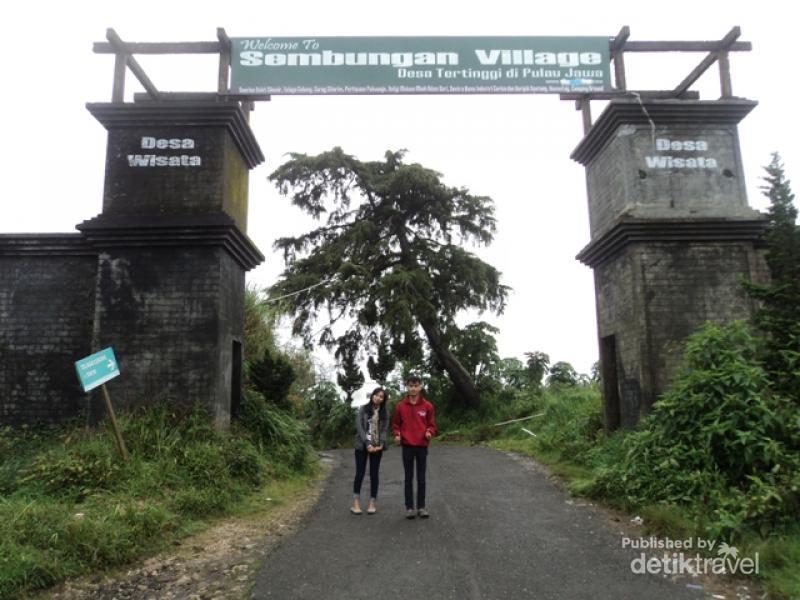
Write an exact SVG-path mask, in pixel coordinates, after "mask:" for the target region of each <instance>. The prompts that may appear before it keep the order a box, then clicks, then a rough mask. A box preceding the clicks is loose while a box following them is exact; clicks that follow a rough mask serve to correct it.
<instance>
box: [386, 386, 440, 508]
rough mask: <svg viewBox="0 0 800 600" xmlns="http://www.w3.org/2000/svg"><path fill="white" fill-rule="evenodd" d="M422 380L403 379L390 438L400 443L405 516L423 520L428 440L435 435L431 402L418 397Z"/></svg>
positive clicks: (434, 420) (434, 421) (420, 395)
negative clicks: (415, 506)
mask: <svg viewBox="0 0 800 600" xmlns="http://www.w3.org/2000/svg"><path fill="white" fill-rule="evenodd" d="M421 392H422V380H421V379H420V378H419V377H417V376H414V375H412V376H411V377H409V378H408V379H406V395H405V397H403V399H402V400H400V402H398V404H397V406H396V407H395V409H394V415H393V416H392V431H393V432H394V441H395V442H396V443H398V444H401V445H402V446H403V469H404V470H405V495H406V518H407V519H413V518H414V517H415V516H419V517H420V518H422V519H427V518H428V517H429V516H430V515H429V514H428V511H427V510H426V509H425V467H426V465H427V461H428V442H429V441H430V439H431V438H432V437H433V436H434V435H436V419H435V416H434V410H433V404H431V403H430V402H428V401H427V400H426V399H425V398H423V397H422V394H421ZM415 462H416V465H417V510H416V512H415V511H414V463H415Z"/></svg>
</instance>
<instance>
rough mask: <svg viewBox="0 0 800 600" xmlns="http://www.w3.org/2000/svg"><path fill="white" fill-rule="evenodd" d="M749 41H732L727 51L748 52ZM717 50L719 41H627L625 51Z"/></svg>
mask: <svg viewBox="0 0 800 600" xmlns="http://www.w3.org/2000/svg"><path fill="white" fill-rule="evenodd" d="M752 49H753V44H751V43H750V42H734V43H733V44H731V45H730V47H729V48H728V51H729V52H749V51H750V50H752ZM716 50H719V42H628V43H627V44H625V52H714V51H716Z"/></svg>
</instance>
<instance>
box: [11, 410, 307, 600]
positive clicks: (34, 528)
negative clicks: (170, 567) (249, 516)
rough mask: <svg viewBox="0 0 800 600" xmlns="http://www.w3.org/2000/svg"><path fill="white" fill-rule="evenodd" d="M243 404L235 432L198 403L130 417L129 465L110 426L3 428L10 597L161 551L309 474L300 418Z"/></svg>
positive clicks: (125, 425) (126, 425)
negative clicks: (259, 494)
mask: <svg viewBox="0 0 800 600" xmlns="http://www.w3.org/2000/svg"><path fill="white" fill-rule="evenodd" d="M244 411H245V414H246V415H247V420H246V421H243V422H242V424H240V425H237V426H235V427H234V428H233V429H232V431H231V432H221V431H217V430H215V429H214V428H213V427H212V425H211V424H210V419H209V418H208V416H207V415H206V414H205V413H204V412H203V411H202V410H200V409H195V410H193V411H190V412H187V413H179V412H176V411H175V410H174V409H173V408H172V407H170V406H168V405H166V404H162V405H160V406H156V407H153V408H150V409H146V410H144V409H143V410H139V411H137V412H136V413H135V414H131V415H121V416H120V419H119V420H120V425H121V427H122V432H123V435H124V437H125V440H126V444H127V446H128V448H129V450H130V457H131V458H130V461H129V462H127V463H123V462H121V460H120V459H119V457H118V452H117V448H116V445H115V443H114V439H113V437H112V436H111V435H110V434H109V433H108V431H106V430H98V431H87V430H85V429H84V428H83V427H81V426H79V425H71V426H64V427H61V428H58V429H50V430H38V431H37V430H21V431H17V432H12V431H11V430H9V429H4V430H0V452H1V453H2V456H3V460H2V461H0V598H10V597H14V596H17V595H21V594H22V593H24V592H29V591H32V590H36V589H42V588H46V587H48V586H50V585H53V584H54V583H56V582H58V581H61V580H63V579H64V578H66V577H71V576H76V575H80V574H84V573H88V572H91V571H96V570H98V569H104V568H108V567H112V566H116V565H121V564H124V563H127V562H129V561H131V560H133V559H135V558H136V557H138V556H142V555H144V554H148V553H151V552H153V551H155V550H156V549H158V548H160V547H163V546H164V545H165V544H166V543H168V542H169V540H171V539H174V538H175V537H178V536H181V535H183V534H184V533H185V532H186V531H188V530H189V529H190V528H192V527H194V524H195V523H196V522H197V521H198V520H203V519H207V518H209V517H212V516H215V515H221V514H226V513H228V512H230V511H231V510H234V509H235V507H236V506H237V504H238V503H240V502H242V501H243V500H245V499H246V498H247V496H248V494H251V493H252V492H253V491H254V490H256V489H257V488H258V486H259V485H261V484H263V483H264V482H266V481H268V480H270V479H272V478H275V477H278V476H282V475H288V474H290V473H294V472H297V471H304V470H307V469H308V467H309V465H310V460H309V453H308V449H309V446H310V444H309V441H308V436H307V434H306V433H305V429H304V427H303V426H302V425H301V424H299V423H298V422H296V421H294V420H293V419H291V417H289V416H287V415H285V414H281V413H279V412H277V411H276V410H275V409H272V408H270V407H268V406H267V405H266V404H263V403H259V402H258V401H257V400H256V401H253V400H252V399H250V400H247V401H245V403H244Z"/></svg>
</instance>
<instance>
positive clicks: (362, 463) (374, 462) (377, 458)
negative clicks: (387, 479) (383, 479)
mask: <svg viewBox="0 0 800 600" xmlns="http://www.w3.org/2000/svg"><path fill="white" fill-rule="evenodd" d="M382 456H383V450H381V451H380V452H367V451H366V450H356V478H355V480H354V481H353V495H356V496H358V495H360V494H361V482H362V481H364V474H365V473H366V472H367V460H369V497H370V498H377V497H378V470H379V469H380V466H381V457H382Z"/></svg>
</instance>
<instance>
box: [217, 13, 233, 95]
mask: <svg viewBox="0 0 800 600" xmlns="http://www.w3.org/2000/svg"><path fill="white" fill-rule="evenodd" d="M217 39H218V40H219V45H220V51H219V73H218V75H217V91H218V92H219V93H220V94H225V93H227V91H228V67H230V64H231V40H230V38H229V37H228V34H227V33H225V29H224V28H222V27H217Z"/></svg>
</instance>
